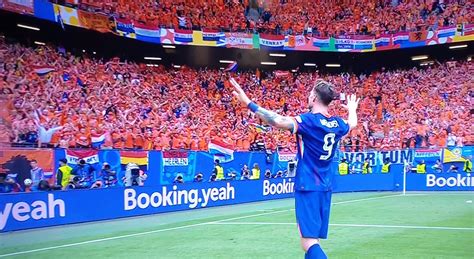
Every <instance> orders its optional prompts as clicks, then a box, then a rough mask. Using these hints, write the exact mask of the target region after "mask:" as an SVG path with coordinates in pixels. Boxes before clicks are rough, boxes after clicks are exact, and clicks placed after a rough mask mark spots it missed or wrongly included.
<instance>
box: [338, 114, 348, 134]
mask: <svg viewBox="0 0 474 259" xmlns="http://www.w3.org/2000/svg"><path fill="white" fill-rule="evenodd" d="M338 121H339V122H338V124H339V132H340V133H339V134H341V135H340V136H341V137H344V136H345V135H347V133H349V130H350V127H349V124H347V122H346V121H344V120H343V119H341V118H338Z"/></svg>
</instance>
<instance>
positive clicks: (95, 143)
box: [91, 133, 105, 148]
mask: <svg viewBox="0 0 474 259" xmlns="http://www.w3.org/2000/svg"><path fill="white" fill-rule="evenodd" d="M91 140H92V141H91V142H92V147H93V148H100V146H102V145H103V144H104V142H105V133H104V134H102V135H95V136H91Z"/></svg>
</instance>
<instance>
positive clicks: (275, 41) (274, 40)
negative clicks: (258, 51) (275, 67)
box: [260, 34, 285, 48]
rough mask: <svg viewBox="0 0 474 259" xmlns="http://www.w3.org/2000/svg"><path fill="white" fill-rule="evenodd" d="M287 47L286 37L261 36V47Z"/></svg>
mask: <svg viewBox="0 0 474 259" xmlns="http://www.w3.org/2000/svg"><path fill="white" fill-rule="evenodd" d="M284 45H285V36H283V35H271V34H260V46H263V47H269V48H283V46H284Z"/></svg>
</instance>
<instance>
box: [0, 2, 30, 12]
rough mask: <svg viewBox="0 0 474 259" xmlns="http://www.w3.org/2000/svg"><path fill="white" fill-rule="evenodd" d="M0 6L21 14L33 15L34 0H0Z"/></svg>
mask: <svg viewBox="0 0 474 259" xmlns="http://www.w3.org/2000/svg"><path fill="white" fill-rule="evenodd" d="M0 8H3V9H5V10H8V11H12V12H15V13H21V14H29V15H33V14H34V12H35V10H34V0H3V1H0Z"/></svg>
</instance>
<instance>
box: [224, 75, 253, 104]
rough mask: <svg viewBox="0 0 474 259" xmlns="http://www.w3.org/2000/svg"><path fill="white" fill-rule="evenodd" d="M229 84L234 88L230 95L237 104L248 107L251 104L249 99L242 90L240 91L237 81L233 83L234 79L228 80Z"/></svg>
mask: <svg viewBox="0 0 474 259" xmlns="http://www.w3.org/2000/svg"><path fill="white" fill-rule="evenodd" d="M229 82H230V84H231V85H232V86H233V87H234V91H232V94H233V95H234V96H235V97H237V99H238V100H239V102H240V103H242V104H243V105H245V106H247V105H249V103H250V102H251V101H250V98H248V96H247V95H246V94H245V92H244V90H242V87H240V85H239V83H237V81H235V79H234V78H232V77H231V78H230V79H229Z"/></svg>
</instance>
